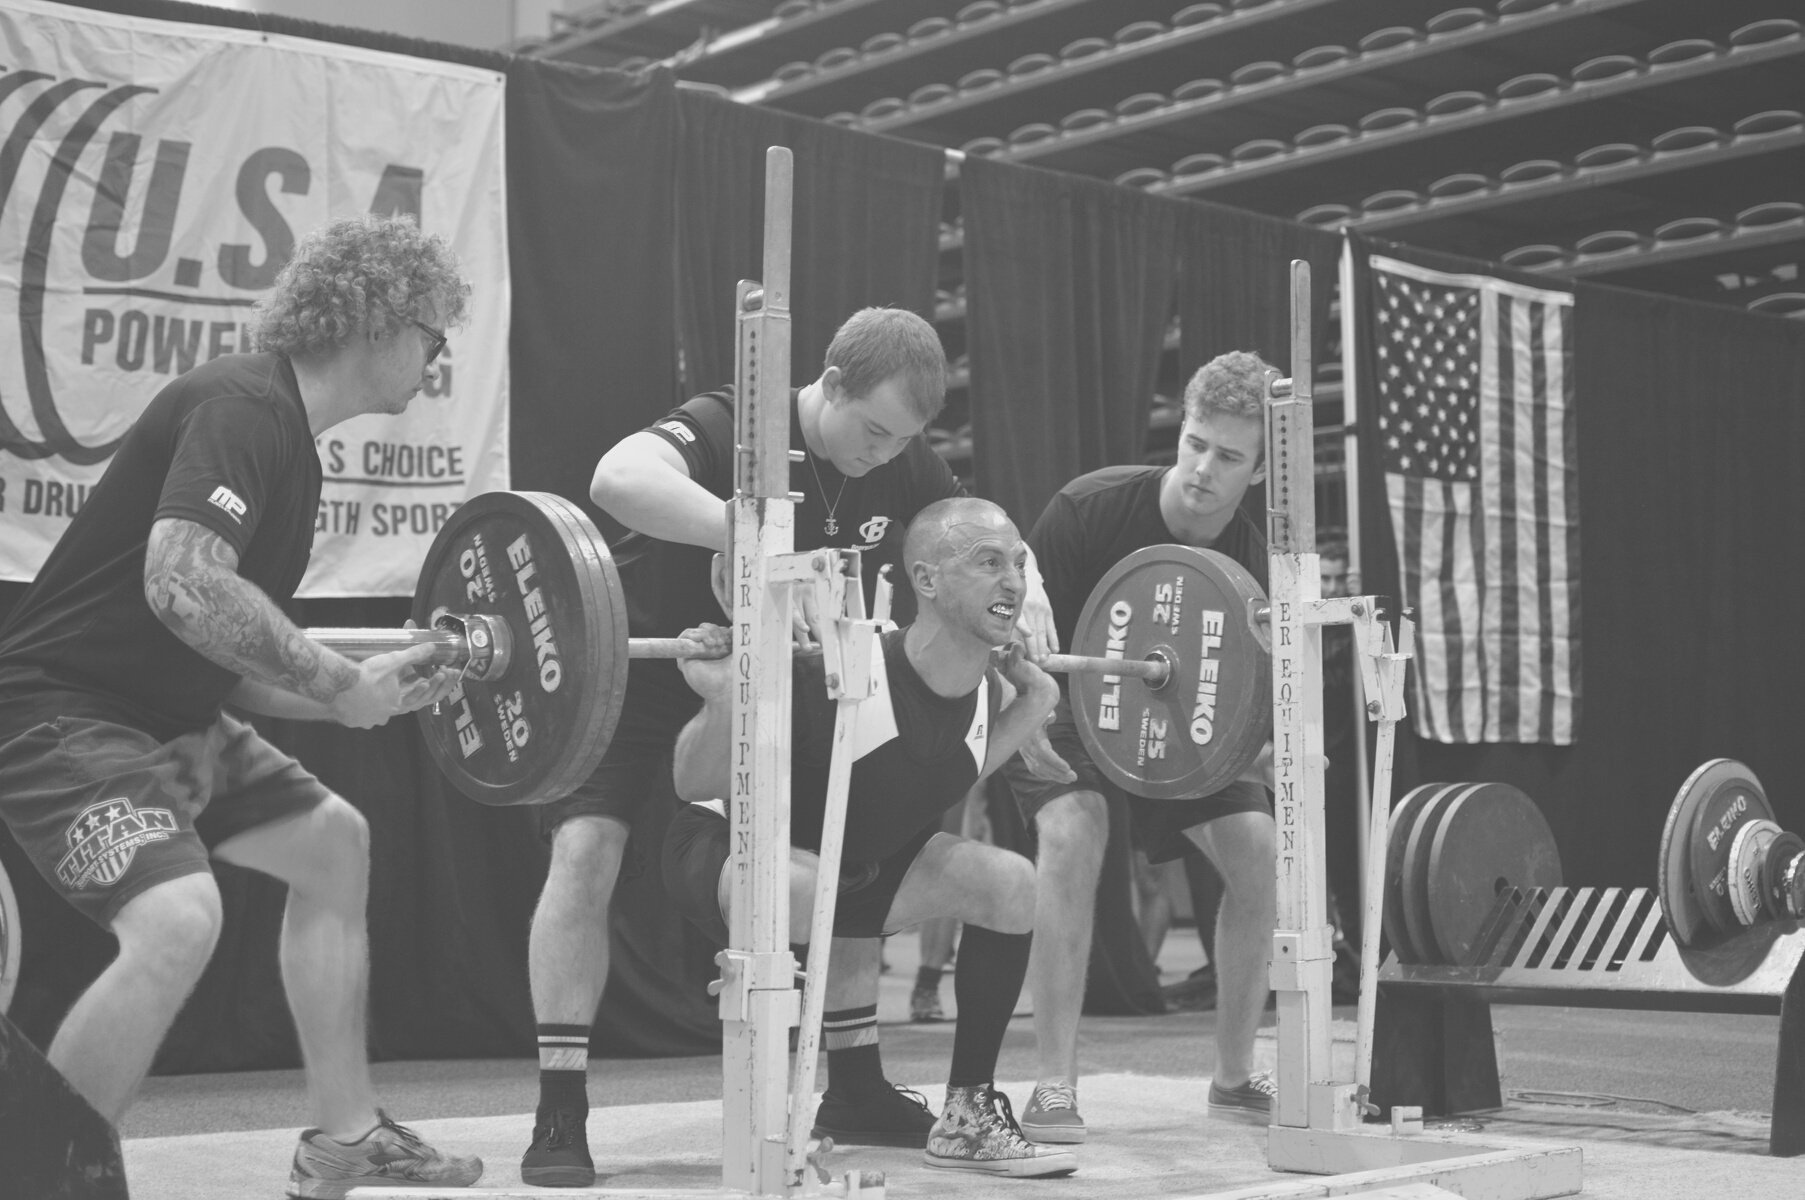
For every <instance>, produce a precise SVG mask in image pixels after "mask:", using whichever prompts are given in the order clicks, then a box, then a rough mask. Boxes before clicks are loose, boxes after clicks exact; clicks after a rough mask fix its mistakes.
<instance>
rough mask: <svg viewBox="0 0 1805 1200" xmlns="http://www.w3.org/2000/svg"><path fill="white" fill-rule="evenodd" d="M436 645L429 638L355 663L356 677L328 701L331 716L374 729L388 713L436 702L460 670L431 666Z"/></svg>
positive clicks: (447, 691) (449, 690)
mask: <svg viewBox="0 0 1805 1200" xmlns="http://www.w3.org/2000/svg"><path fill="white" fill-rule="evenodd" d="M438 651H439V647H438V646H436V645H433V644H432V643H430V642H423V643H421V644H420V645H417V646H409V647H408V648H407V649H405V650H396V651H393V652H391V653H389V654H378V655H375V656H374V657H372V658H366V659H365V660H364V661H362V662H360V663H358V664H357V679H356V680H355V681H354V682H353V683H352V684H351V686H350V687H348V688H346V689H345V690H344V691H342V692H340V693H339V694H338V695H337V696H335V697H333V699H332V702H331V703H330V704H328V705H327V710H328V711H329V712H330V713H331V714H332V719H333V720H335V721H337V722H338V723H339V724H340V725H348V726H350V727H351V728H352V729H374V728H375V727H376V726H378V725H383V724H386V723H387V722H388V720H389V718H391V717H398V716H400V715H402V714H403V713H410V712H413V711H414V710H415V709H418V708H425V707H426V706H427V705H429V704H437V703H438V702H439V701H440V700H443V699H444V698H445V697H446V696H449V695H450V694H451V693H452V692H453V691H454V690H456V688H457V685H458V678H459V673H458V672H457V671H456V670H454V669H452V668H450V667H445V666H433V665H432V658H433V655H434V654H436V653H438Z"/></svg>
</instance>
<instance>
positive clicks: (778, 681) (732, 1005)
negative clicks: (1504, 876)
mask: <svg viewBox="0 0 1805 1200" xmlns="http://www.w3.org/2000/svg"><path fill="white" fill-rule="evenodd" d="M791 172H792V164H791V159H790V152H789V150H787V149H785V148H784V147H781V146H773V147H771V148H770V149H769V150H767V151H766V153H765V231H764V238H765V240H764V278H763V280H762V288H761V287H760V286H758V285H754V284H749V283H741V284H740V286H739V290H738V296H737V301H738V303H737V309H736V313H737V315H736V321H737V332H738V340H739V345H738V361H737V363H736V370H735V382H736V385H737V386H736V389H735V390H736V405H737V411H736V413H735V423H734V427H735V434H736V437H737V439H738V443H739V444H738V446H737V458H738V464H737V470H736V472H735V484H734V498H733V500H732V502H731V510H732V515H733V546H732V560H733V561H732V571H733V614H732V619H733V634H734V693H733V781H732V788H731V791H730V804H729V808H728V812H729V815H730V820H731V825H732V836H733V842H732V847H731V854H730V857H729V859H728V863H729V880H730V896H731V901H730V906H731V922H730V926H729V935H730V936H729V949H728V950H727V951H726V952H724V953H723V954H722V955H721V956H720V959H719V961H720V962H721V964H722V968H723V970H722V989H721V1019H722V1021H723V1023H724V1029H723V1034H724V1038H723V1045H722V1073H723V1080H722V1082H723V1088H722V1118H723V1136H722V1157H721V1183H722V1186H723V1187H725V1188H726V1189H728V1190H729V1191H737V1192H747V1193H751V1194H753V1195H760V1196H767V1195H770V1196H781V1195H787V1194H789V1189H790V1188H791V1187H792V1186H793V1185H794V1182H795V1181H793V1180H792V1179H791V1178H790V1177H789V1176H788V1174H787V1173H786V1171H785V1162H784V1158H785V1155H784V1138H785V1130H786V1128H787V1117H788V1102H789V1030H790V1027H791V1026H792V1025H794V1024H795V1023H796V1017H797V996H796V991H795V976H796V960H795V958H794V956H792V955H791V954H790V948H789V942H790V933H789V930H790V890H789V864H790V762H789V747H790V606H789V585H788V584H787V583H785V582H781V581H778V580H775V579H773V578H772V570H771V568H772V566H773V564H774V563H775V562H777V561H778V560H780V559H782V558H784V557H785V556H787V555H789V554H790V552H791V551H792V550H793V549H794V547H795V529H794V524H795V505H794V502H793V501H792V500H791V499H790V498H789V496H790V486H789V483H790V457H789V451H790V205H791V184H792V175H791Z"/></svg>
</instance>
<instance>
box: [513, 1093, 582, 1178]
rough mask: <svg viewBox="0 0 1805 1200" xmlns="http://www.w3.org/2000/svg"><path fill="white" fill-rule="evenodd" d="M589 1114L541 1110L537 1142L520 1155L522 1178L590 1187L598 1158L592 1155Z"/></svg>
mask: <svg viewBox="0 0 1805 1200" xmlns="http://www.w3.org/2000/svg"><path fill="white" fill-rule="evenodd" d="M588 1120H589V1114H588V1113H587V1112H586V1111H584V1110H582V1109H578V1108H551V1109H540V1110H539V1113H538V1115H537V1116H536V1117H535V1118H534V1123H533V1144H532V1145H530V1146H528V1147H527V1148H526V1153H525V1154H523V1155H521V1156H520V1181H521V1182H522V1183H530V1184H532V1185H533V1186H534V1187H567V1188H577V1187H589V1186H590V1185H591V1184H593V1183H594V1182H595V1160H593V1159H591V1158H590V1157H589V1132H588V1128H587V1122H588Z"/></svg>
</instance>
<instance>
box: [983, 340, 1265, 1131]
mask: <svg viewBox="0 0 1805 1200" xmlns="http://www.w3.org/2000/svg"><path fill="white" fill-rule="evenodd" d="M1268 369H1269V368H1268V367H1267V366H1266V364H1265V363H1264V362H1262V361H1260V358H1259V356H1257V355H1255V354H1251V353H1248V352H1246V351H1236V352H1233V353H1229V354H1224V355H1221V356H1219V357H1218V358H1216V359H1214V360H1212V361H1211V362H1209V363H1207V364H1206V365H1204V366H1203V367H1202V368H1200V369H1199V370H1198V371H1197V373H1196V374H1195V375H1194V376H1192V378H1191V380H1190V383H1189V384H1188V385H1187V386H1186V388H1185V398H1184V401H1185V419H1184V424H1183V425H1182V426H1181V427H1180V429H1179V434H1178V457H1177V462H1176V463H1175V464H1174V465H1173V466H1170V467H1159V466H1125V467H1105V468H1104V469H1102V470H1100V471H1093V472H1091V473H1090V474H1088V475H1083V476H1080V477H1079V478H1077V479H1075V480H1073V481H1072V482H1071V483H1068V484H1067V485H1066V486H1065V487H1064V488H1062V489H1060V491H1059V492H1058V493H1057V494H1056V495H1055V496H1054V497H1053V499H1052V500H1051V501H1050V502H1049V503H1048V504H1047V507H1046V510H1045V511H1044V512H1042V513H1041V516H1040V519H1039V520H1038V521H1037V522H1035V525H1034V529H1033V531H1032V532H1031V533H1029V535H1028V544H1029V545H1030V546H1031V547H1032V548H1033V550H1034V553H1035V556H1036V557H1037V558H1038V560H1039V562H1040V566H1041V572H1042V574H1043V576H1044V578H1045V580H1046V587H1047V596H1048V599H1049V600H1050V601H1051V602H1052V605H1053V614H1054V618H1055V621H1056V623H1057V627H1058V630H1059V637H1060V641H1061V644H1064V645H1070V644H1071V642H1072V634H1073V629H1074V627H1075V626H1076V625H1077V623H1078V617H1079V614H1080V613H1081V612H1082V610H1083V608H1084V602H1085V600H1086V598H1087V597H1089V595H1090V594H1091V591H1092V590H1093V589H1094V588H1095V587H1096V585H1097V583H1098V582H1099V580H1101V579H1102V577H1103V575H1104V573H1105V572H1107V571H1108V570H1109V569H1110V568H1111V567H1113V566H1115V564H1116V563H1117V562H1119V561H1120V560H1121V559H1122V558H1123V557H1124V556H1126V555H1128V554H1130V553H1132V552H1134V551H1136V550H1139V549H1141V548H1143V547H1146V546H1155V545H1162V544H1167V543H1173V542H1176V543H1180V544H1183V545H1187V546H1202V547H1208V548H1211V549H1214V550H1218V551H1220V552H1222V553H1224V554H1227V555H1228V556H1229V557H1231V558H1233V559H1235V560H1236V561H1237V562H1239V563H1241V565H1243V566H1245V567H1246V568H1247V569H1248V570H1249V571H1251V572H1252V573H1253V575H1254V577H1255V578H1256V579H1258V580H1259V581H1260V582H1261V583H1262V585H1263V584H1264V583H1265V580H1266V538H1265V534H1264V533H1263V531H1262V530H1261V529H1260V527H1259V525H1258V524H1256V523H1255V522H1254V521H1253V520H1252V518H1250V517H1249V516H1248V515H1247V514H1246V513H1244V512H1242V511H1241V498H1242V496H1243V495H1245V494H1246V492H1247V489H1248V488H1249V487H1250V486H1251V485H1253V484H1254V483H1256V482H1258V481H1259V480H1261V479H1263V478H1264V477H1265V473H1266V466H1265V437H1266V432H1265V402H1266V386H1267V385H1266V372H1267V371H1268ZM1050 737H1051V741H1052V746H1053V749H1054V750H1055V751H1056V752H1057V753H1058V754H1059V755H1060V757H1062V758H1064V759H1065V760H1066V762H1067V763H1069V764H1070V765H1071V767H1072V769H1073V771H1075V772H1076V773H1077V780H1076V781H1075V782H1073V783H1054V782H1049V781H1046V780H1042V779H1037V778H1034V777H1033V775H1032V774H1031V773H1030V772H1028V771H1027V770H1025V769H1023V768H1021V767H1020V766H1018V765H1011V766H1010V767H1008V768H1006V769H1005V775H1006V776H1007V777H1008V779H1009V782H1010V785H1011V787H1012V788H1013V790H1014V792H1015V795H1016V800H1017V802H1018V803H1019V804H1020V806H1021V809H1022V815H1023V817H1024V819H1025V820H1027V821H1028V822H1029V823H1030V824H1031V825H1032V826H1033V827H1034V830H1035V833H1036V835H1037V837H1038V839H1039V847H1040V848H1039V857H1038V860H1037V875H1038V879H1039V886H1038V892H1037V897H1036V903H1035V916H1034V957H1033V961H1032V962H1031V963H1030V964H1029V968H1028V978H1029V981H1030V983H1029V989H1030V990H1031V991H1032V992H1033V993H1034V1032H1035V1038H1036V1042H1037V1044H1038V1055H1039V1066H1038V1071H1039V1075H1038V1083H1037V1085H1036V1087H1035V1089H1034V1096H1033V1098H1032V1100H1031V1101H1030V1102H1029V1105H1028V1108H1027V1110H1026V1111H1025V1112H1024V1113H1023V1114H1022V1128H1023V1130H1024V1131H1025V1132H1026V1133H1027V1134H1028V1136H1029V1137H1032V1138H1036V1139H1038V1140H1041V1141H1048V1142H1081V1141H1083V1140H1084V1137H1085V1125H1084V1121H1083V1119H1082V1118H1081V1117H1080V1116H1079V1113H1078V1103H1077V1082H1078V1018H1079V1015H1080V1013H1081V1010H1082V1007H1083V1002H1084V974H1085V967H1086V966H1087V964H1088V962H1089V958H1090V944H1091V925H1092V916H1093V912H1094V909H1095V898H1096V891H1097V878H1098V874H1099V872H1100V870H1101V868H1102V863H1103V848H1104V844H1105V842H1106V841H1107V839H1108V835H1109V816H1108V809H1107V807H1106V805H1105V797H1106V796H1111V795H1118V794H1120V793H1119V791H1116V790H1115V789H1114V786H1113V785H1112V784H1110V783H1109V782H1108V781H1107V780H1105V779H1104V778H1103V776H1102V774H1101V773H1100V772H1099V771H1098V770H1097V768H1096V767H1095V765H1094V764H1092V762H1091V761H1090V758H1089V755H1088V754H1087V753H1086V751H1085V749H1084V747H1083V744H1082V743H1081V742H1080V741H1079V740H1078V735H1077V730H1076V728H1075V726H1074V725H1073V722H1072V715H1071V710H1070V707H1069V705H1067V704H1064V703H1062V704H1061V705H1060V708H1059V712H1058V715H1057V716H1056V717H1055V719H1054V722H1053V725H1052V727H1051V729H1050ZM1254 774H1259V772H1250V776H1251V775H1254ZM1128 804H1129V809H1130V812H1131V815H1132V819H1133V828H1134V833H1135V838H1136V841H1137V842H1138V843H1139V845H1140V846H1141V847H1142V848H1143V849H1145V850H1146V851H1147V854H1148V858H1149V859H1150V860H1151V861H1152V862H1155V863H1158V862H1164V861H1167V860H1169V859H1173V858H1177V857H1179V856H1180V855H1182V854H1186V853H1190V852H1192V849H1193V847H1195V848H1196V849H1198V850H1201V851H1202V853H1203V854H1204V855H1205V856H1206V857H1207V858H1208V859H1209V861H1210V862H1211V863H1212V864H1213V865H1214V866H1215V868H1216V870H1217V871H1218V872H1220V873H1221V875H1222V879H1223V883H1224V887H1225V895H1224V898H1223V903H1222V908H1221V911H1220V914H1219V916H1218V918H1217V925H1216V940H1215V954H1216V980H1217V983H1216V987H1217V1003H1216V1070H1215V1077H1214V1079H1213V1080H1212V1082H1211V1084H1210V1094H1209V1104H1210V1107H1211V1108H1212V1109H1217V1110H1221V1109H1230V1110H1239V1111H1251V1112H1254V1113H1257V1114H1264V1113H1267V1112H1269V1111H1270V1107H1271V1096H1272V1093H1273V1086H1272V1082H1271V1079H1270V1077H1268V1076H1267V1075H1265V1074H1263V1073H1262V1074H1255V1073H1254V1071H1253V1045H1254V1034H1255V1032H1256V1031H1257V1029H1258V1028H1259V1021H1260V1013H1261V1011H1262V1010H1263V1009H1264V1008H1265V1003H1266V995H1267V960H1268V957H1269V955H1270V948H1271V942H1272V931H1273V923H1274V920H1275V906H1276V898H1275V888H1274V882H1273V862H1274V858H1273V855H1274V849H1273V845H1274V830H1273V820H1272V810H1271V798H1270V795H1269V793H1268V791H1267V788H1266V786H1265V785H1264V784H1263V783H1261V782H1257V781H1256V780H1255V779H1253V778H1251V777H1250V778H1245V779H1242V780H1237V781H1236V782H1234V783H1231V784H1230V785H1229V786H1228V787H1226V788H1224V789H1223V790H1221V791H1219V792H1217V793H1215V794H1214V795H1210V796H1200V797H1197V798H1195V799H1192V800H1177V801H1173V800H1161V801H1157V802H1155V801H1150V800H1146V799H1144V798H1142V797H1138V796H1130V797H1128Z"/></svg>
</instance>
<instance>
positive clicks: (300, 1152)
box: [288, 1108, 483, 1200]
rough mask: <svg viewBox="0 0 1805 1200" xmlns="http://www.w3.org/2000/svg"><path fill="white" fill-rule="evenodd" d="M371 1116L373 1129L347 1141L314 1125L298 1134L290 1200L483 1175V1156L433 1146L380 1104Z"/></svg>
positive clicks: (448, 1183) (463, 1181) (335, 1199)
mask: <svg viewBox="0 0 1805 1200" xmlns="http://www.w3.org/2000/svg"><path fill="white" fill-rule="evenodd" d="M376 1118H377V1121H378V1122H379V1124H378V1125H377V1126H376V1128H374V1129H372V1130H371V1131H370V1132H369V1133H366V1134H365V1135H364V1136H363V1138H362V1139H361V1140H359V1141H356V1142H353V1143H351V1144H350V1145H346V1144H345V1143H343V1142H335V1141H333V1140H332V1139H331V1138H329V1137H327V1136H326V1135H325V1134H324V1133H321V1132H320V1131H319V1130H317V1129H309V1130H307V1131H306V1132H304V1133H302V1134H301V1144H300V1145H299V1146H296V1147H295V1165H294V1168H293V1169H292V1170H290V1171H289V1173H288V1195H289V1196H290V1197H291V1200H342V1198H343V1197H344V1195H345V1194H346V1193H347V1192H349V1191H350V1190H351V1189H352V1188H355V1187H406V1186H407V1185H409V1184H415V1183H425V1184H435V1185H438V1186H441V1187H469V1186H470V1185H471V1184H473V1183H475V1182H476V1181H477V1180H478V1179H481V1178H482V1175H483V1160H482V1159H480V1158H477V1157H476V1156H475V1155H466V1154H445V1153H442V1152H440V1151H438V1150H435V1149H433V1148H432V1147H431V1146H428V1145H427V1144H426V1143H425V1142H423V1141H421V1140H420V1135H419V1134H417V1133H415V1132H414V1131H413V1130H411V1129H409V1128H408V1127H407V1126H405V1125H397V1124H395V1122H393V1121H391V1120H389V1117H388V1114H387V1113H385V1112H383V1111H382V1110H381V1109H380V1108H379V1109H377V1110H376Z"/></svg>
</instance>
